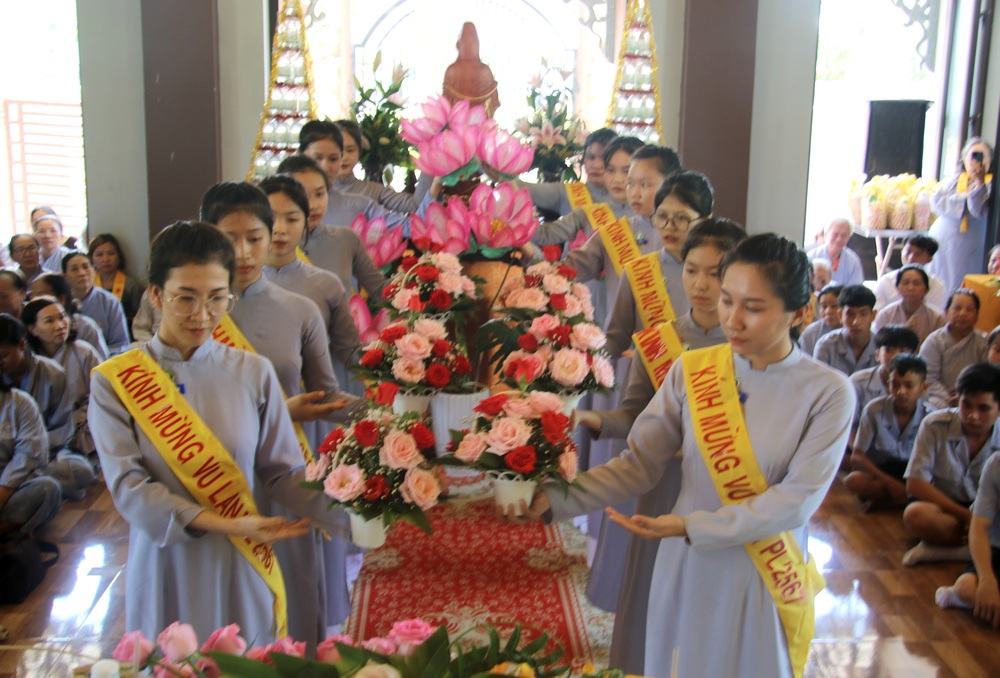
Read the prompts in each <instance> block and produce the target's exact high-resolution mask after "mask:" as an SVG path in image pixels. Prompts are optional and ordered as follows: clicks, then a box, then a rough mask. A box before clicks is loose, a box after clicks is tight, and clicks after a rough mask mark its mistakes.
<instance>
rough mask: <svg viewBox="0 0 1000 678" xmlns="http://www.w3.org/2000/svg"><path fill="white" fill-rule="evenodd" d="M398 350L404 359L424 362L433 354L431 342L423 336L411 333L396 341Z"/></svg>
mask: <svg viewBox="0 0 1000 678" xmlns="http://www.w3.org/2000/svg"><path fill="white" fill-rule="evenodd" d="M396 350H398V351H399V355H401V356H403V357H404V358H413V359H415V360H423V359H424V358H426V357H427V356H429V355H430V354H431V342H430V341H429V340H428V339H427V337H425V336H423V335H421V334H417V333H416V332H410V333H409V334H404V335H403V336H401V337H400V338H399V339H397V340H396Z"/></svg>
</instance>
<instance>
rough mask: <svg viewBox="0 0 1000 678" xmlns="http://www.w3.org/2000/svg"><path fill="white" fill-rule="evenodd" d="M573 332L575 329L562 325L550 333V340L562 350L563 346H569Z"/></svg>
mask: <svg viewBox="0 0 1000 678" xmlns="http://www.w3.org/2000/svg"><path fill="white" fill-rule="evenodd" d="M572 331H573V328H572V327H570V326H569V325H560V326H559V327H557V328H555V329H554V330H552V331H551V332H549V339H550V340H551V341H552V343H553V344H555V345H556V346H558V347H560V348H562V347H563V346H568V345H569V334H570V332H572Z"/></svg>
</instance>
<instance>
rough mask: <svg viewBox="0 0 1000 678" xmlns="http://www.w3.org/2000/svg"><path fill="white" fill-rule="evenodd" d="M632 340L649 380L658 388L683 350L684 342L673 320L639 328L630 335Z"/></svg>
mask: <svg viewBox="0 0 1000 678" xmlns="http://www.w3.org/2000/svg"><path fill="white" fill-rule="evenodd" d="M632 342H633V343H634V344H635V350H636V352H637V353H638V354H639V357H640V358H642V365H643V367H645V368H646V373H647V374H649V380H650V381H651V382H653V386H655V387H656V388H657V389H659V388H660V385H661V384H663V379H664V377H666V376H667V372H668V371H669V370H670V366H671V365H673V364H674V361H675V360H677V358H678V357H680V355H681V353H683V352H684V344H683V342H681V338H680V335H678V334H677V328H676V327H674V323H673V321H672V320H670V321H667V322H665V323H660V324H659V325H657V326H655V327H647V328H646V329H644V330H639V331H638V332H636V333H635V334H633V335H632Z"/></svg>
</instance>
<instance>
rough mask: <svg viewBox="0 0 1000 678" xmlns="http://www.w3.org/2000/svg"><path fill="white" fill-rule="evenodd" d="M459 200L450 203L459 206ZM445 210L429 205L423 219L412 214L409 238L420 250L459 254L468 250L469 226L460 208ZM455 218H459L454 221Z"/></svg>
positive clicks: (441, 206)
mask: <svg viewBox="0 0 1000 678" xmlns="http://www.w3.org/2000/svg"><path fill="white" fill-rule="evenodd" d="M461 202H462V201H461V200H452V201H451V203H458V204H461ZM451 203H449V209H446V208H445V207H444V206H443V205H441V204H440V203H436V202H434V203H431V204H430V205H429V206H428V207H427V213H426V214H425V215H424V217H423V218H421V217H419V216H418V215H417V214H414V215H413V216H412V217H410V237H411V238H412V239H413V242H414V243H416V244H417V246H418V247H419V248H420V249H423V250H433V251H439V252H448V253H449V254H461V253H462V252H465V251H466V250H467V249H469V225H468V222H467V220H466V219H465V217H464V215H462V214H461V209H464V207H465V206H464V205H462V208H454V209H452V208H450V204H451ZM456 216H460V218H459V219H456V218H455V217H456Z"/></svg>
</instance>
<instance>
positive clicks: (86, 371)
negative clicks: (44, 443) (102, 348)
mask: <svg viewBox="0 0 1000 678" xmlns="http://www.w3.org/2000/svg"><path fill="white" fill-rule="evenodd" d="M52 359H53V360H55V361H56V362H57V363H59V365H60V366H62V368H63V371H64V372H65V374H66V394H65V396H64V397H65V399H66V402H67V403H68V404H69V405H70V406H71V408H72V410H71V411H72V424H73V431H72V433H71V435H70V438H69V440H68V441H67V442H68V444H69V446H70V447H72V448H73V449H74V450H76V451H77V452H82V453H83V454H90V453H91V452H93V451H94V445H93V440H92V438H91V435H90V430H89V428H88V427H87V406H88V405H89V403H90V373H91V372H92V371H93V370H94V368H95V367H97V366H98V365H100V364H101V362H103V361H102V360H101V357H100V356H99V355H97V351H96V350H95V349H94V347H93V346H91V345H90V344H88V343H87V342H85V341H80V340H79V339H77V340H75V341H69V342H66V343H65V344H63V345H62V347H61V348H60V349H59V350H58V351H56V354H55V355H54V356H52Z"/></svg>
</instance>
